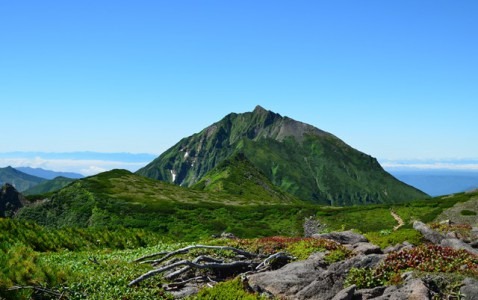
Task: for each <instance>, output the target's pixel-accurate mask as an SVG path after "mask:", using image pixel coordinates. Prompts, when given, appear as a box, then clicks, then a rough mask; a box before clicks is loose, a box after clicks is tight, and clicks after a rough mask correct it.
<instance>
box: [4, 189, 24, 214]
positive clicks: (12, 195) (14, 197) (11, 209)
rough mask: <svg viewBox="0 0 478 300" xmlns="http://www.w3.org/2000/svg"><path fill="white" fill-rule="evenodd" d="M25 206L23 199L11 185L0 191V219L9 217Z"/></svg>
mask: <svg viewBox="0 0 478 300" xmlns="http://www.w3.org/2000/svg"><path fill="white" fill-rule="evenodd" d="M24 205H25V198H24V197H23V196H22V194H20V193H19V192H18V191H17V190H16V189H15V188H14V187H13V186H12V185H11V184H8V183H6V184H4V185H3V186H2V187H1V189H0V217H2V218H5V217H11V216H13V215H14V214H15V213H16V212H17V211H18V210H19V209H20V208H22V207H23V206H24Z"/></svg>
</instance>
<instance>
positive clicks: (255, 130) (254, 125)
mask: <svg viewBox="0 0 478 300" xmlns="http://www.w3.org/2000/svg"><path fill="white" fill-rule="evenodd" d="M238 153H241V154H243V155H244V157H246V158H247V160H248V161H250V163H251V164H252V165H253V166H254V167H255V168H257V169H258V170H260V171H261V173H262V174H264V175H265V176H266V177H267V178H268V179H269V181H270V182H272V183H273V184H274V185H275V186H277V187H279V188H280V189H281V190H282V191H283V192H287V193H290V194H292V195H294V196H296V197H297V198H299V199H302V200H306V201H309V202H312V203H318V204H326V205H335V206H342V205H354V204H372V203H396V202H402V201H409V200H413V199H418V198H426V197H427V195H426V194H425V193H423V192H421V191H419V190H418V189H416V188H413V187H411V186H409V185H407V184H405V183H403V182H401V181H398V180H397V179H396V178H394V177H393V176H392V175H390V174H389V173H387V172H385V171H384V170H383V169H382V167H381V166H380V164H379V163H378V162H377V160H376V159H375V158H373V157H371V156H369V155H367V154H365V153H362V152H360V151H357V150H355V149H353V148H352V147H350V146H348V145H347V144H345V143H344V142H343V141H341V140H340V139H338V138H337V137H335V136H334V135H332V134H330V133H327V132H325V131H322V130H320V129H317V128H315V127H313V126H311V125H308V124H305V123H301V122H298V121H295V120H293V119H291V118H288V117H283V116H281V115H279V114H276V113H273V112H271V111H268V110H265V109H264V108H262V107H260V106H257V107H256V108H255V109H254V111H253V112H247V113H243V114H235V113H231V114H229V115H227V116H226V117H224V118H223V119H222V120H220V121H219V122H216V123H214V124H212V125H211V126H209V127H207V128H205V129H204V130H202V131H201V132H199V133H197V134H194V135H192V136H190V137H187V138H183V139H182V140H181V141H179V142H178V143H177V144H176V145H174V146H173V147H171V148H170V149H168V150H167V151H165V152H164V153H163V154H161V155H160V156H159V157H158V158H156V159H155V160H154V161H152V162H151V163H150V164H148V165H147V166H145V167H144V168H142V169H140V170H138V171H137V174H140V175H142V176H146V177H149V178H153V179H159V180H162V181H166V182H170V183H174V184H177V185H181V186H185V187H191V186H194V185H196V184H197V183H198V182H201V180H202V179H203V178H204V177H205V176H206V174H207V173H208V172H210V171H211V170H213V169H214V168H216V167H218V166H219V165H220V164H221V163H222V162H224V161H225V160H227V159H229V158H231V157H233V156H234V155H236V154H238Z"/></svg>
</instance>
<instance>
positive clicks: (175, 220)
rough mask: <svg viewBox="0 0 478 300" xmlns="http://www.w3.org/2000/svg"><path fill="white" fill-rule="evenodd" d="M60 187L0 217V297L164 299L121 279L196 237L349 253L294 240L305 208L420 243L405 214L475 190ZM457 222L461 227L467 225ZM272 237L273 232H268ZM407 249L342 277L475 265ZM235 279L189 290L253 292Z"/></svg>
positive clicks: (424, 212) (153, 283)
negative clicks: (122, 191) (260, 199)
mask: <svg viewBox="0 0 478 300" xmlns="http://www.w3.org/2000/svg"><path fill="white" fill-rule="evenodd" d="M74 185H75V184H72V185H71V186H74ZM71 186H70V187H71ZM69 192H71V193H73V192H76V193H77V194H76V196H77V198H75V199H74V201H71V202H70V203H66V204H65V203H63V205H65V206H66V207H64V208H62V207H61V206H50V207H49V210H48V211H47V210H35V209H33V208H32V209H30V210H28V209H26V210H25V211H23V212H22V213H21V214H20V218H19V219H17V220H11V219H0V266H1V270H0V297H4V298H7V299H15V298H17V299H28V298H29V297H30V296H31V294H32V293H34V292H35V291H34V290H32V289H21V290H16V291H9V289H11V288H12V287H15V286H22V287H25V286H30V287H33V286H36V287H39V286H41V287H43V288H45V289H48V290H49V291H53V292H55V293H58V294H62V293H63V294H64V295H68V297H69V298H70V299H150V298H152V297H156V298H164V299H167V298H168V297H170V296H168V293H166V291H165V290H164V289H163V288H162V286H161V282H162V279H161V277H157V278H152V279H150V280H147V281H145V282H143V283H141V285H140V286H133V287H128V286H127V284H128V282H129V281H131V280H132V279H134V278H136V277H137V276H139V275H141V274H142V273H144V272H146V271H148V270H149V268H150V267H148V266H146V265H138V264H132V263H131V261H133V260H134V259H136V258H138V257H140V256H143V255H147V254H151V253H154V252H158V251H165V250H167V251H170V250H173V249H178V248H181V247H184V246H187V245H190V244H191V241H195V242H199V241H201V242H203V243H206V244H208V243H209V244H215V245H229V246H233V247H238V248H241V249H246V250H248V251H253V252H263V253H271V252H272V251H285V252H287V253H289V254H290V255H292V256H294V257H296V258H297V259H305V258H307V257H308V255H310V254H311V253H312V252H316V251H325V250H327V251H329V254H328V255H327V260H328V261H329V262H330V263H331V262H334V261H337V260H341V259H345V258H347V257H348V256H349V255H350V252H349V251H347V250H346V249H343V248H341V247H338V246H336V245H332V244H326V243H325V244H324V243H323V242H321V241H317V240H313V239H303V238H297V236H301V235H302V223H303V221H304V218H305V217H308V216H315V217H316V218H317V219H318V220H319V221H320V222H321V223H322V224H323V225H324V226H323V227H322V228H321V230H323V231H333V230H347V229H354V230H357V231H359V232H362V233H364V234H365V235H366V236H367V237H368V238H369V240H370V241H371V242H373V243H375V244H377V245H379V246H381V247H382V248H385V247H386V246H388V245H394V244H396V243H399V242H403V241H405V240H407V241H409V242H411V243H412V244H416V245H420V244H421V243H422V240H421V235H420V234H419V233H418V232H417V231H415V230H413V229H412V228H411V225H410V222H411V221H412V220H414V219H419V220H422V221H425V222H430V221H432V220H434V219H435V218H436V216H438V215H439V214H441V213H442V212H443V211H444V210H445V209H447V208H449V207H451V206H453V205H454V204H456V203H458V202H465V201H468V200H470V199H472V198H476V197H477V194H476V193H474V194H472V193H468V194H465V193H463V194H457V195H455V196H453V197H442V198H435V199H430V200H426V201H414V202H410V203H405V204H400V205H373V206H360V207H342V208H340V207H339V208H338V207H318V206H309V205H282V206H281V205H271V206H262V205H254V206H237V205H219V204H215V203H196V204H192V203H185V204H184V205H175V206H173V205H172V204H171V205H167V204H166V203H161V205H159V204H157V203H156V204H155V203H152V204H148V203H146V202H145V203H142V204H141V205H138V204H133V203H129V202H127V201H118V202H117V203H115V202H114V201H113V199H108V200H106V201H105V200H104V199H102V198H100V197H98V195H92V194H88V193H86V191H85V190H82V189H76V190H72V191H69ZM53 204H55V202H54V199H53V200H51V201H50V205H53ZM391 210H393V211H394V212H396V213H397V214H398V215H400V216H401V218H402V219H403V220H404V223H405V225H404V226H403V227H401V228H400V229H399V230H397V231H393V230H392V228H393V227H394V226H395V225H396V221H395V220H394V219H393V217H392V216H391V214H390V211H391ZM35 221H36V222H35ZM69 222H70V223H69ZM39 224H41V225H39ZM71 224H72V225H71ZM433 226H434V228H436V229H439V230H441V231H446V230H447V229H446V228H442V227H440V225H433ZM465 227H466V226H465ZM465 227H463V229H464V230H465V229H469V228H468V227H466V228H465ZM458 229H460V228H458ZM222 231H228V232H232V233H234V234H236V235H237V236H239V237H242V238H246V239H238V240H222V239H211V235H213V234H219V233H221V232H222ZM465 231H466V230H465ZM465 233H466V232H465ZM465 233H460V234H465ZM278 235H280V236H281V237H270V236H278ZM261 237H262V238H261ZM415 249H416V250H414V251H415V252H410V253H408V254H407V255H408V256H406V257H401V256H397V257H396V258H394V259H393V260H392V258H390V259H391V260H390V261H389V263H388V264H387V266H388V267H390V268H391V267H393V268H394V269H386V268H385V267H382V269H377V270H375V269H373V270H365V271H363V270H362V271H353V272H351V274H352V275H351V277H350V278H349V279H348V280H349V282H350V283H355V284H357V285H358V286H360V285H362V286H373V285H376V284H379V283H387V284H391V283H394V282H396V281H397V280H398V278H399V277H400V275H399V274H402V272H404V271H405V270H409V269H410V268H411V269H414V270H416V271H420V272H425V271H426V272H429V271H430V270H429V269H423V268H427V265H426V264H420V265H419V266H412V265H411V263H412V262H411V261H408V259H409V258H410V257H415V258H418V259H420V260H421V259H423V260H424V261H425V262H426V261H428V260H430V261H433V260H434V259H436V257H440V255H447V257H450V259H451V260H450V261H446V262H445V264H446V265H438V267H437V268H439V270H438V269H437V270H433V271H440V272H449V273H452V274H458V275H460V274H461V275H473V276H475V275H476V272H477V270H476V268H473V266H476V264H477V263H478V262H477V261H476V258H473V257H469V256H466V254H464V253H461V252H453V253H452V252H450V253H448V252H443V251H448V250H443V249H440V248H436V247H435V248H427V247H425V246H421V247H418V248H415ZM392 257H393V256H392ZM464 264H466V265H468V264H470V266H471V267H469V268H467V271H469V272H468V273H466V274H465V273H462V271H461V269H460V270H458V269H456V267H457V266H463V265H464ZM239 286H240V282H238V281H237V280H236V281H230V282H226V283H223V284H220V285H217V287H215V288H214V289H208V290H205V291H203V292H201V293H200V294H199V295H198V297H199V298H201V297H204V298H205V299H211V298H212V299H213V298H214V297H220V295H221V294H223V293H231V291H232V290H234V291H235V293H237V295H238V297H239V298H238V299H248V298H251V297H252V298H251V299H256V298H257V297H258V296H257V295H251V294H248V293H247V292H245V291H244V290H242V289H239ZM37 293H39V292H38V291H37Z"/></svg>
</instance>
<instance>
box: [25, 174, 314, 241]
mask: <svg viewBox="0 0 478 300" xmlns="http://www.w3.org/2000/svg"><path fill="white" fill-rule="evenodd" d="M266 184H267V183H266ZM263 195H264V194H260V195H259V196H258V197H259V198H256V197H255V196H251V195H247V196H238V195H229V194H226V193H223V192H214V193H211V192H207V191H200V190H194V189H188V188H184V187H180V186H177V185H173V184H169V183H165V182H161V181H158V180H153V179H149V178H145V177H143V176H139V175H136V174H133V173H131V172H129V171H126V170H113V171H109V172H105V173H101V174H98V175H96V176H92V177H87V178H84V179H80V180H77V181H75V182H73V183H71V184H70V185H68V186H66V187H65V188H63V189H61V190H59V191H57V192H55V193H53V194H52V195H51V197H49V198H48V199H44V200H41V201H38V202H36V203H35V204H34V205H30V206H27V207H24V208H23V209H21V210H20V211H19V213H18V214H17V217H18V218H20V219H24V220H30V221H35V222H37V223H38V224H40V225H44V226H49V227H65V226H67V227H68V226H79V227H108V228H111V227H116V226H125V227H134V228H148V229H151V230H154V231H157V232H161V233H164V234H168V235H171V236H176V237H178V238H179V237H182V238H188V237H191V238H197V237H198V236H209V235H210V234H212V233H215V234H218V233H221V232H222V231H224V230H228V231H233V232H235V233H236V234H240V235H241V236H257V235H264V236H265V235H274V234H293V233H298V234H300V228H301V221H302V219H303V217H304V216H305V215H309V214H310V212H308V210H307V209H304V207H303V206H300V205H297V203H299V202H298V201H296V200H293V199H292V197H290V196H285V195H282V196H281V197H278V198H273V197H272V196H269V197H266V199H265V200H264V199H263V198H262V196H263ZM292 201H294V202H292Z"/></svg>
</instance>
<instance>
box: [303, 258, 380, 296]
mask: <svg viewBox="0 0 478 300" xmlns="http://www.w3.org/2000/svg"><path fill="white" fill-rule="evenodd" d="M384 257H385V256H384V255H379V254H371V255H367V256H365V255H359V256H356V257H352V258H351V259H348V260H345V261H341V262H336V263H333V264H331V265H330V266H329V268H328V269H327V270H326V271H324V272H322V273H320V274H319V276H318V277H316V278H315V280H314V281H313V282H311V283H310V284H309V285H308V286H306V287H305V288H304V289H302V290H301V291H300V292H299V293H297V295H296V297H295V298H294V299H311V300H328V299H332V298H333V297H334V296H335V295H336V294H337V293H338V292H339V291H341V290H342V289H343V288H344V286H343V284H344V280H345V277H346V276H347V274H348V272H349V270H350V269H351V268H373V267H375V266H376V265H378V263H380V262H381V261H382V260H383V259H384Z"/></svg>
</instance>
